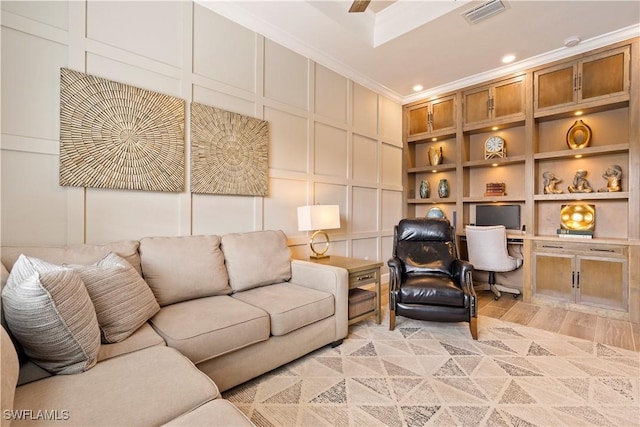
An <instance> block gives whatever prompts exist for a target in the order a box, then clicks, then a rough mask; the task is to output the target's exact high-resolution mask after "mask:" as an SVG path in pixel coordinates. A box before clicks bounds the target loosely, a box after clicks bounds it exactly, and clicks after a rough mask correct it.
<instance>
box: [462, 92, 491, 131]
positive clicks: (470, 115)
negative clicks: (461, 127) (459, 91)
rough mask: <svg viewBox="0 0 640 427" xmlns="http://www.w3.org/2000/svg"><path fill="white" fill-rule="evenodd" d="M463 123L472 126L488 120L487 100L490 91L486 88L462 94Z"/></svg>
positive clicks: (489, 96)
mask: <svg viewBox="0 0 640 427" xmlns="http://www.w3.org/2000/svg"><path fill="white" fill-rule="evenodd" d="M463 96H464V123H465V124H467V125H469V124H474V123H480V122H483V121H485V120H489V119H490V118H491V116H490V110H489V98H491V91H490V90H489V88H488V87H486V88H482V89H476V90H473V91H469V92H465V93H464V95H463Z"/></svg>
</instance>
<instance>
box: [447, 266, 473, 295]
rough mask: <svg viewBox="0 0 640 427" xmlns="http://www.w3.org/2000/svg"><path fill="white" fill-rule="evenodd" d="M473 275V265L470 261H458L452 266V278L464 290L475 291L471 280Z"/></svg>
mask: <svg viewBox="0 0 640 427" xmlns="http://www.w3.org/2000/svg"><path fill="white" fill-rule="evenodd" d="M471 273H473V265H472V264H471V263H470V262H469V261H465V260H462V259H457V260H455V261H454V262H453V264H451V276H452V277H453V278H454V280H455V281H456V282H457V283H460V285H462V287H463V288H467V289H469V288H470V289H473V283H472V282H471V280H470V277H471Z"/></svg>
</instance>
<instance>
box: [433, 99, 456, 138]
mask: <svg viewBox="0 0 640 427" xmlns="http://www.w3.org/2000/svg"><path fill="white" fill-rule="evenodd" d="M455 117H456V109H455V98H454V97H448V98H442V99H438V100H435V101H433V102H431V131H433V132H437V131H442V130H445V129H454V128H455V127H456V120H455Z"/></svg>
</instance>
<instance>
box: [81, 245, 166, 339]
mask: <svg viewBox="0 0 640 427" xmlns="http://www.w3.org/2000/svg"><path fill="white" fill-rule="evenodd" d="M69 267H71V268H73V269H74V270H75V271H77V272H78V273H79V274H80V277H81V278H82V281H83V282H84V285H85V286H86V287H87V291H89V296H90V297H91V301H93V305H94V307H95V310H96V315H97V317H98V324H99V325H100V331H101V332H102V341H103V342H105V343H116V342H120V341H122V340H124V339H125V338H127V337H129V336H130V335H131V334H133V333H134V332H135V331H136V330H137V329H138V328H139V327H140V326H142V325H143V324H144V323H145V322H146V321H147V320H149V318H151V317H152V316H153V315H154V314H156V313H157V312H158V310H160V306H159V305H158V302H157V301H156V299H155V297H154V296H153V292H151V289H150V288H149V286H148V285H147V283H146V282H145V281H144V279H142V277H140V275H139V274H138V272H137V271H136V270H135V269H134V268H133V267H132V266H131V264H129V263H128V262H127V261H126V260H125V259H123V258H121V257H119V256H118V255H116V254H114V253H113V252H112V253H109V254H107V255H106V256H105V257H104V258H102V259H100V260H98V261H97V262H96V263H95V264H93V265H69Z"/></svg>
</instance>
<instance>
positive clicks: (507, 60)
mask: <svg viewBox="0 0 640 427" xmlns="http://www.w3.org/2000/svg"><path fill="white" fill-rule="evenodd" d="M515 59H516V56H515V55H513V54H509V55H505V56H503V57H502V63H503V64H509V63H510V62H513V61H514V60H515Z"/></svg>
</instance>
